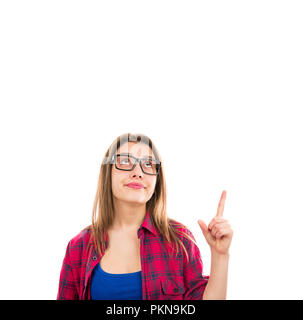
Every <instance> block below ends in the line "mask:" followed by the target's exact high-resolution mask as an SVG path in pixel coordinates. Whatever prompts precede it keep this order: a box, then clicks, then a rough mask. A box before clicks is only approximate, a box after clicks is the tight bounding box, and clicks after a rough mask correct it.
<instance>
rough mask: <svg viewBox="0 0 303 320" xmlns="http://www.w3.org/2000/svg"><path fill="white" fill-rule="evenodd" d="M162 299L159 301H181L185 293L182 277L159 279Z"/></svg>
mask: <svg viewBox="0 0 303 320" xmlns="http://www.w3.org/2000/svg"><path fill="white" fill-rule="evenodd" d="M160 281H161V290H162V296H163V297H162V298H161V300H183V294H184V292H185V289H184V282H183V277H182V276H171V277H170V278H169V277H162V278H160Z"/></svg>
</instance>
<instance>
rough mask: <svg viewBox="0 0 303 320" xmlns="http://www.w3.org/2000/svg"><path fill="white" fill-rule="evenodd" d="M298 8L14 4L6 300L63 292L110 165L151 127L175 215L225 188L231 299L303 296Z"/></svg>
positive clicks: (5, 67) (7, 29) (4, 115)
mask: <svg viewBox="0 0 303 320" xmlns="http://www.w3.org/2000/svg"><path fill="white" fill-rule="evenodd" d="M302 16H303V5H302V2H301V1H289V0H288V1H277V0H275V1H266V0H262V1H256V0H255V1H243V0H239V1H189V0H186V1H175V0H174V1H163V0H161V1H74V0H73V1H63V0H60V1H54V0H52V1H40V0H39V1H1V2H0V45H1V50H0V89H1V94H0V106H1V109H0V110H1V111H0V139H1V145H0V146H1V157H0V162H1V163H0V164H1V165H0V193H1V201H0V213H1V221H0V223H1V232H0V243H1V263H0V283H1V289H0V298H1V299H56V295H57V290H58V284H59V274H60V270H61V265H62V261H63V257H64V254H65V249H66V246H67V243H68V241H69V240H70V239H71V238H72V237H74V236H75V235H76V234H78V233H79V232H80V231H81V230H82V228H84V227H86V226H87V225H89V224H90V223H91V211H92V207H93V200H94V196H95V192H96V187H97V179H98V174H99V168H100V164H101V160H102V158H103V155H104V153H105V151H106V149H107V148H108V147H109V145H110V144H111V143H112V141H113V140H114V139H115V138H116V137H117V136H118V135H120V134H122V133H125V132H131V133H144V134H146V135H148V136H149V137H150V138H151V139H152V140H153V142H154V143H155V145H156V147H157V148H158V149H159V151H160V154H161V156H162V159H163V166H164V170H165V176H166V180H167V192H168V199H167V201H168V215H169V216H170V217H172V218H174V219H176V220H178V221H180V222H182V223H184V224H186V225H187V226H188V227H189V228H190V230H191V231H192V232H193V234H194V236H195V237H196V240H197V242H198V244H199V248H200V251H201V255H202V260H203V263H204V272H203V273H204V274H209V272H210V250H209V247H208V245H207V243H206V241H205V239H204V237H203V234H202V231H201V229H200V227H199V225H198V223H197V220H198V219H203V220H204V221H205V222H206V223H207V224H208V223H209V222H210V220H211V219H212V218H213V217H214V215H215V214H216V210H217V205H218V202H219V199H220V196H221V192H222V191H223V190H226V191H227V198H226V203H225V210H224V217H225V218H226V219H228V220H229V222H230V224H231V226H232V228H233V230H234V237H233V240H232V244H231V248H230V264H229V274H228V275H229V278H228V293H227V298H228V299H302V298H303V292H302V285H303V276H302V269H303V259H302V242H303V241H302V222H303V218H302V215H303V205H302V193H303V188H302V181H303V179H302V178H303V174H302V163H303V157H302V134H303V129H302V120H303V118H302V102H303V96H302V88H303V76H302V75H303V63H302V61H303V59H302V57H303V45H302V39H303V19H302Z"/></svg>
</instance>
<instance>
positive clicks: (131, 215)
mask: <svg viewBox="0 0 303 320" xmlns="http://www.w3.org/2000/svg"><path fill="white" fill-rule="evenodd" d="M225 197H226V192H225V191H223V193H222V196H221V200H220V203H219V206H218V210H217V215H216V216H215V217H214V219H213V220H212V221H211V222H210V224H209V225H208V226H206V224H205V223H204V222H203V221H202V220H201V219H199V220H198V224H199V226H200V228H201V230H202V233H203V235H204V236H205V239H206V241H207V243H208V244H209V245H210V249H211V259H212V260H211V272H210V276H204V275H203V274H202V272H203V264H202V260H201V255H200V251H199V248H198V246H197V244H196V241H195V238H194V236H193V234H192V233H191V231H190V230H189V229H188V228H187V227H186V226H185V225H184V224H182V223H180V222H177V221H176V220H174V219H172V218H169V217H168V216H167V212H166V185H165V177H164V169H163V163H162V162H161V157H160V155H159V152H158V151H157V149H156V147H155V145H154V144H153V143H152V141H151V139H150V138H148V137H147V136H145V135H141V134H136V135H134V134H130V133H126V134H123V135H121V136H119V137H118V138H117V139H115V140H114V142H113V143H112V144H111V146H110V147H109V148H108V150H107V151H106V153H105V156H104V159H103V161H102V164H101V168H100V174H99V180H98V188H97V193H96V197H95V201H94V206H93V213H92V224H91V225H90V226H88V227H86V228H84V229H83V230H82V231H81V232H80V233H79V234H78V235H76V236H75V237H74V238H72V239H71V240H70V241H69V243H68V245H67V248H66V254H65V257H64V260H63V264H62V269H61V273H60V280H59V290H58V294H57V299H58V300H62V299H79V300H90V299H92V300H121V299H122V300H142V299H143V300H193V299H194V300H201V299H225V298H226V286H227V269H228V260H229V253H228V250H229V246H230V243H231V239H232V234H233V231H232V230H231V228H230V225H229V224H228V222H227V220H225V219H224V218H223V209H224V202H225Z"/></svg>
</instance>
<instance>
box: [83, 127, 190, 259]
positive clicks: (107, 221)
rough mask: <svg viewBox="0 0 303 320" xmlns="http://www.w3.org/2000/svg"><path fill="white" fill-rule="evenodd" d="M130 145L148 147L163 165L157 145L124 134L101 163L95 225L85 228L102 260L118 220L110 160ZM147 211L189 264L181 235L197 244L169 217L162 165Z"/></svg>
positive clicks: (93, 217)
mask: <svg viewBox="0 0 303 320" xmlns="http://www.w3.org/2000/svg"><path fill="white" fill-rule="evenodd" d="M126 142H136V143H139V142H141V143H145V144H147V145H148V146H149V147H150V148H151V150H152V151H153V154H154V156H155V158H156V159H157V160H159V161H161V156H160V154H159V152H158V150H157V148H156V146H155V145H154V144H153V142H152V140H151V139H150V138H149V137H147V136H146V135H144V134H131V133H124V134H122V135H120V136H119V137H117V138H116V139H115V140H114V141H113V143H112V144H111V145H110V147H109V148H108V149H107V151H106V153H105V155H104V158H103V160H102V163H101V168H100V173H99V179H98V186H97V192H96V196H95V200H94V204H93V211H92V224H91V225H90V226H88V227H86V228H85V229H88V230H90V231H91V233H90V236H91V239H93V240H94V244H95V247H96V248H97V251H98V254H99V255H100V256H101V252H104V251H105V249H106V248H107V245H106V241H105V240H106V239H105V233H106V232H107V230H108V229H109V228H110V227H111V225H112V223H113V220H114V205H113V196H112V180H111V170H112V162H111V161H110V160H111V159H112V157H113V155H114V154H115V153H116V151H117V150H118V148H119V147H120V146H122V145H123V144H124V143H126ZM146 210H148V211H149V213H150V217H151V220H152V222H153V224H154V226H155V227H156V228H157V229H158V231H159V232H160V234H162V235H163V237H164V239H165V240H166V241H168V243H170V244H172V247H173V248H175V249H176V254H178V252H179V250H180V246H181V247H182V248H183V250H184V252H185V254H186V257H187V260H189V257H188V253H187V250H186V248H185V246H184V244H183V242H182V240H181V239H180V237H179V236H178V233H181V234H183V235H184V236H185V237H186V238H188V239H189V240H191V241H193V242H194V243H196V241H195V239H194V238H192V237H191V236H190V235H189V234H187V233H184V232H183V231H182V230H179V228H180V227H182V228H186V229H188V228H187V227H186V226H185V225H184V224H181V223H179V222H177V221H176V220H174V219H172V218H169V217H168V216H167V210H166V182H165V176H164V169H163V162H162V161H161V166H160V169H159V173H158V175H157V181H156V186H155V191H154V193H153V195H152V197H151V198H150V199H149V201H148V202H147V203H146Z"/></svg>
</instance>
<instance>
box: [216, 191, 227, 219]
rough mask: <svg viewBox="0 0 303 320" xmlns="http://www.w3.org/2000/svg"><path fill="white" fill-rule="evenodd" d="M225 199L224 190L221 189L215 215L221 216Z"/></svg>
mask: <svg viewBox="0 0 303 320" xmlns="http://www.w3.org/2000/svg"><path fill="white" fill-rule="evenodd" d="M225 199H226V191H225V190H223V192H222V194H221V199H220V202H219V204H218V209H217V215H216V216H217V217H222V216H223V211H224V204H225Z"/></svg>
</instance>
